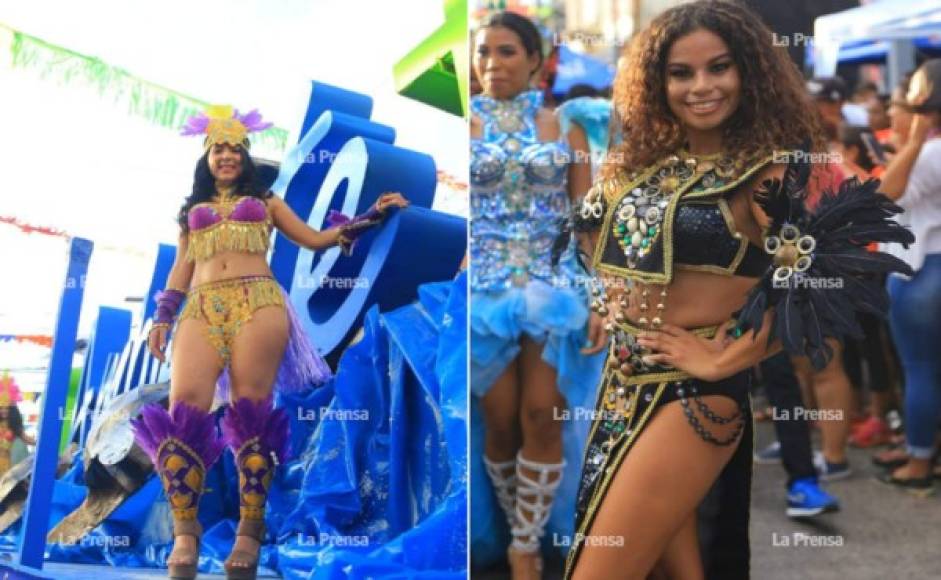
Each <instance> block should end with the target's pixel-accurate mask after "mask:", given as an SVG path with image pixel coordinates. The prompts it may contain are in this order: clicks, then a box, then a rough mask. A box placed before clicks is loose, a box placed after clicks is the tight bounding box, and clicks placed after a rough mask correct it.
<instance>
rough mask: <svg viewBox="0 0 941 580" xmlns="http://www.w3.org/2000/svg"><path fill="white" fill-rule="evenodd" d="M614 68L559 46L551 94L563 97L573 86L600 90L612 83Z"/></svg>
mask: <svg viewBox="0 0 941 580" xmlns="http://www.w3.org/2000/svg"><path fill="white" fill-rule="evenodd" d="M614 72H615V71H614V67H613V66H611V65H610V64H607V63H605V62H603V61H601V60H599V59H597V58H594V57H591V56H588V55H585V54H580V53H577V52H575V51H573V50H572V49H570V48H569V47H567V46H565V45H564V44H563V45H561V46H559V65H558V68H557V69H556V75H555V83H553V85H552V94H553V95H554V96H556V97H564V96H565V94H566V93H568V91H569V89H571V88H572V87H574V86H575V85H591V86H592V87H594V88H596V89H598V90H601V89H605V88H607V87H609V86H611V83H612V82H613V81H614Z"/></svg>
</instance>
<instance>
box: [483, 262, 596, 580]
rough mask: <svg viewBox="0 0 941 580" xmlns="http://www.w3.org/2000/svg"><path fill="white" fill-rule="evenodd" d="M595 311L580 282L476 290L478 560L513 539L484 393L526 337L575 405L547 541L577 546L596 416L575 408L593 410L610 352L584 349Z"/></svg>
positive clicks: (494, 556) (566, 428) (491, 558)
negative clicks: (488, 437) (492, 463)
mask: <svg viewBox="0 0 941 580" xmlns="http://www.w3.org/2000/svg"><path fill="white" fill-rule="evenodd" d="M588 316H589V312H588V296H587V294H586V292H585V291H584V289H582V288H580V287H578V286H576V285H575V284H572V285H570V286H567V287H562V286H552V285H550V284H548V283H546V282H543V281H540V280H532V281H530V282H529V283H528V284H527V285H526V286H524V287H520V288H513V289H510V290H505V291H501V292H472V293H471V314H470V359H471V360H470V373H471V375H470V389H471V393H472V394H473V395H474V397H473V399H472V403H471V458H470V461H471V505H473V506H474V509H473V510H472V511H471V559H472V561H473V564H475V565H478V566H483V565H487V564H490V563H492V562H495V561H497V560H498V559H500V558H502V557H504V556H505V554H506V546H507V545H508V543H509V541H510V536H509V530H508V529H507V525H506V521H505V518H504V517H503V514H502V512H501V510H500V507H499V504H497V501H496V496H495V495H494V493H493V489H492V486H491V484H490V480H489V478H488V477H487V473H486V470H485V468H484V465H483V445H484V426H483V417H482V414H481V411H480V405H479V401H478V398H479V397H481V396H483V395H484V394H485V393H486V392H487V391H488V390H489V389H490V387H491V386H493V383H494V381H495V380H496V379H497V377H499V376H500V374H501V373H502V372H503V371H504V370H505V369H506V367H507V365H509V364H510V362H511V361H513V359H514V358H515V357H516V356H517V355H518V354H519V352H520V344H519V342H520V338H521V337H522V336H523V335H524V334H525V335H527V336H529V337H530V338H532V339H533V340H535V341H536V342H539V343H541V344H543V345H544V346H543V352H542V358H543V360H544V361H546V362H547V363H548V364H549V365H551V366H552V367H553V368H554V369H555V371H556V375H557V384H558V387H559V391H560V392H561V393H562V394H563V395H564V396H565V398H566V401H567V402H568V408H569V410H570V417H571V418H570V419H569V420H567V421H565V424H564V425H563V428H562V441H563V457H564V458H565V460H566V462H567V464H568V465H567V468H566V470H565V473H564V475H563V477H562V483H561V484H560V487H559V489H558V491H557V493H556V500H555V504H554V506H553V509H552V513H551V514H550V517H549V522H548V524H547V526H546V534H547V535H546V538H545V539H544V545H555V546H558V547H562V548H563V552H564V551H566V549H565V548H566V546H567V545H568V544H570V538H571V535H572V534H573V533H574V519H573V517H572V514H573V513H574V510H575V496H576V493H577V490H578V482H579V479H580V476H581V465H582V455H583V452H584V448H585V443H586V440H587V438H588V430H589V427H590V421H587V420H583V419H579V415H578V414H577V413H576V412H575V409H579V408H580V409H591V408H592V407H593V405H594V398H595V392H596V389H597V386H598V384H599V382H600V380H601V370H602V365H603V364H604V357H605V353H604V352H603V351H602V352H600V353H598V354H595V355H591V356H586V355H584V354H582V353H581V352H580V351H581V349H582V348H584V347H585V345H586V341H587V339H588ZM567 540H568V541H567Z"/></svg>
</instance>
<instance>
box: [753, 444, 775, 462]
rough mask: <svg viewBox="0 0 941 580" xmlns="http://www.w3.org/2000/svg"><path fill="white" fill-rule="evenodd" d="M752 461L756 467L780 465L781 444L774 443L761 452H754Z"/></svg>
mask: <svg viewBox="0 0 941 580" xmlns="http://www.w3.org/2000/svg"><path fill="white" fill-rule="evenodd" d="M754 461H755V463H757V464H758V465H772V464H775V463H781V442H780V441H775V442H774V443H772V444H771V445H768V446H767V447H765V448H764V449H762V450H761V451H757V452H755V457H754Z"/></svg>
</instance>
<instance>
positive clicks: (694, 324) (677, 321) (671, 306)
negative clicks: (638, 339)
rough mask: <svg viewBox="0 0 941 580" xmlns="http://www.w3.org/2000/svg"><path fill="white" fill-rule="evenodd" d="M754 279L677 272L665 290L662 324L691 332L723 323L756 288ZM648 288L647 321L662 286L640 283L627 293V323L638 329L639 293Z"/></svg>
mask: <svg viewBox="0 0 941 580" xmlns="http://www.w3.org/2000/svg"><path fill="white" fill-rule="evenodd" d="M755 283H756V280H755V279H754V278H746V277H743V276H720V275H718V274H710V273H707V272H693V271H683V270H678V271H676V272H675V273H674V275H673V281H672V282H671V283H670V285H669V286H668V287H667V296H666V302H664V306H665V309H664V310H663V316H662V318H663V321H664V322H665V323H667V324H672V325H674V326H679V327H681V328H686V329H692V328H699V327H703V326H712V325H718V324H722V323H724V322H726V321H728V320H729V319H730V318H731V317H732V314H733V313H734V312H736V311H737V310H738V309H739V308H741V307H742V306H743V305H744V304H745V299H746V297H747V296H748V292H749V291H750V290H751V289H752V287H753V286H754V285H755ZM643 288H649V290H650V292H649V294H648V296H647V305H648V310H647V318H648V319H649V318H651V317H652V316H654V315H655V314H654V313H655V312H656V309H657V304H658V303H659V302H660V301H661V300H662V298H661V296H660V291H661V290H662V289H663V286H657V285H650V286H645V285H643V284H641V285H639V286H634V287H633V288H631V289H629V290H628V309H627V310H626V311H625V312H624V314H625V316H626V317H627V319H628V320H630V321H631V323H632V324H634V325H635V326H639V324H638V322H637V321H638V320H640V318H641V316H642V314H641V309H640V304H641V292H642V290H643Z"/></svg>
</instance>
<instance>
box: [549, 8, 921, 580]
mask: <svg viewBox="0 0 941 580" xmlns="http://www.w3.org/2000/svg"><path fill="white" fill-rule="evenodd" d="M771 41H772V33H771V31H770V30H769V29H768V28H767V27H766V26H765V25H764V24H763V23H762V22H761V21H760V19H759V18H758V17H757V16H755V15H754V14H752V13H751V12H750V11H749V10H748V9H747V8H745V7H743V6H742V5H739V4H733V3H732V2H727V1H722V0H705V1H700V2H695V3H691V4H685V5H682V6H678V7H675V8H673V9H670V10H667V11H665V12H664V13H663V14H661V15H660V16H659V17H658V18H656V19H655V20H654V21H653V22H652V23H651V24H650V26H649V27H648V28H647V29H646V30H644V31H642V32H641V33H640V34H639V35H638V36H637V37H636V38H635V39H634V41H633V43H632V44H631V47H630V48H629V52H628V54H627V56H626V58H625V59H623V62H624V64H623V65H622V69H621V70H620V71H619V74H618V78H617V79H616V81H615V94H614V106H615V109H616V112H617V114H618V115H619V116H620V119H621V130H622V140H621V144H620V145H619V146H618V147H615V148H614V149H613V150H612V152H611V153H610V154H609V159H608V162H607V166H606V168H605V170H604V172H603V173H602V177H601V179H600V181H598V182H597V183H596V184H595V185H594V187H593V188H592V189H591V190H590V191H589V192H588V194H586V196H585V199H584V201H583V203H582V205H581V207H580V209H579V214H578V215H577V216H576V219H575V226H576V231H580V232H582V233H587V234H588V237H589V238H590V239H591V241H592V243H593V245H594V250H593V257H592V258H593V259H592V264H593V266H594V268H595V270H596V273H597V275H598V276H599V278H600V280H601V281H602V282H603V283H602V284H601V286H602V287H603V288H604V290H603V291H599V292H598V294H597V298H596V302H595V304H594V307H595V308H596V310H597V311H599V312H600V313H601V314H602V315H604V316H606V317H607V325H606V329H607V330H608V332H609V334H610V336H611V340H610V342H609V349H608V359H607V363H606V368H605V372H604V376H603V379H602V383H601V385H600V387H599V392H598V399H597V404H596V408H595V414H594V416H593V422H592V429H591V434H590V436H589V442H588V447H587V449H586V452H585V464H584V467H583V472H582V480H581V486H580V490H579V497H578V504H577V511H576V534H577V535H576V538H575V542H574V543H573V546H572V549H571V550H570V552H569V555H568V561H567V562H566V569H565V577H566V578H573V577H574V578H578V579H584V578H615V577H618V578H647V577H648V575H651V574H659V575H660V576H658V577H668V578H683V579H690V578H715V579H721V580H735V579H740V578H748V577H749V547H748V505H749V497H750V485H751V453H752V420H751V411H750V408H749V398H748V389H749V381H750V368H751V367H752V366H754V365H755V364H756V363H757V362H759V361H760V360H761V359H762V358H764V357H767V356H770V355H771V354H773V353H774V352H777V351H779V350H780V349H781V348H782V346H783V347H784V348H786V349H787V350H788V351H790V352H791V353H793V354H798V355H803V356H807V357H809V358H810V360H811V362H812V363H813V364H814V366H816V367H818V368H819V367H821V366H822V365H823V364H825V363H826V361H827V360H828V359H829V357H830V356H832V346H833V344H834V339H836V338H838V337H839V336H841V335H843V334H854V333H858V328H857V327H855V322H854V317H853V316H848V317H847V312H849V313H852V310H853V308H859V307H863V308H867V307H868V308H869V309H870V310H871V311H879V310H883V309H884V296H883V295H882V293H881V292H882V291H881V289H879V288H878V287H877V286H876V285H875V284H870V283H868V282H867V281H866V278H867V273H868V272H872V271H886V270H893V269H904V265H903V264H901V263H900V262H898V261H896V260H893V259H891V258H889V257H886V256H884V255H881V254H880V255H874V256H873V257H872V258H867V257H866V256H864V255H863V254H864V253H865V250H863V249H861V247H860V246H861V245H864V244H866V243H868V242H869V241H872V240H874V239H878V240H883V241H902V242H905V241H910V234H908V232H907V231H905V230H903V229H901V228H900V227H898V226H897V224H895V223H894V222H892V221H891V220H890V219H889V217H890V216H892V215H893V214H894V213H897V211H898V208H897V207H896V206H894V205H893V204H892V203H891V202H889V201H888V200H887V199H886V198H885V197H884V196H882V195H877V194H875V187H876V185H877V183H876V182H869V183H867V184H864V185H859V184H858V183H857V182H852V183H848V184H847V185H846V186H845V187H844V188H841V190H840V192H839V194H838V195H835V196H832V197H828V198H827V200H826V201H825V202H823V203H822V204H821V206H820V207H819V208H817V210H815V213H814V214H810V213H808V212H807V210H806V209H805V206H804V204H803V200H804V197H805V196H806V193H807V191H808V188H811V187H813V182H814V179H815V175H816V174H817V171H816V170H812V169H811V167H812V166H813V165H814V163H815V162H817V161H826V160H827V159H826V155H825V153H824V154H821V153H823V152H825V149H824V147H823V143H822V141H821V138H820V130H819V126H818V123H817V120H816V118H815V116H814V112H813V109H812V108H811V105H810V103H809V101H808V100H807V98H806V96H805V94H804V90H803V83H802V81H801V78H800V75H799V73H798V71H797V69H796V67H795V66H794V65H793V64H792V63H791V62H790V60H788V57H787V54H786V53H785V52H784V50H783V49H780V48H775V47H774V46H773V45H772V42H771ZM844 190H845V191H844ZM858 226H866V227H858ZM847 318H848V320H844V319H847Z"/></svg>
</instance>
